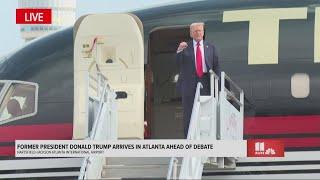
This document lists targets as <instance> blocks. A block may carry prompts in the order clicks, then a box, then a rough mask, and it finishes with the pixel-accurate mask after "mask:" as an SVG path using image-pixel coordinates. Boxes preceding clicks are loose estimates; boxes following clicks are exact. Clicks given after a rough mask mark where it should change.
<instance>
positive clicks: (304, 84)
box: [291, 73, 310, 98]
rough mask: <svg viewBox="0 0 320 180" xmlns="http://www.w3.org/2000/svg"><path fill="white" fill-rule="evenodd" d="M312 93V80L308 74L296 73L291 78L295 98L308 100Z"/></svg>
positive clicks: (292, 92)
mask: <svg viewBox="0 0 320 180" xmlns="http://www.w3.org/2000/svg"><path fill="white" fill-rule="evenodd" d="M309 92H310V78H309V75H308V74H306V73H296V74H294V75H293V76H292V77H291V94H292V96H293V97H295V98H306V97H308V96H309Z"/></svg>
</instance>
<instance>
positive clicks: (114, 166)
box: [79, 71, 244, 179]
mask: <svg viewBox="0 0 320 180" xmlns="http://www.w3.org/2000/svg"><path fill="white" fill-rule="evenodd" d="M210 73H211V78H210V79H211V92H213V93H212V95H210V96H201V95H200V89H201V86H202V85H201V84H200V83H198V85H197V90H196V94H195V99H194V106H193V110H192V115H191V121H190V126H189V131H188V137H187V139H188V140H204V139H205V140H242V139H243V135H242V132H243V99H244V95H243V91H242V90H241V89H240V88H239V87H237V85H236V84H235V83H233V81H232V80H231V79H230V78H229V77H228V76H227V75H226V74H225V73H224V72H222V73H221V87H222V88H221V89H222V90H221V91H218V89H219V88H218V79H219V77H218V76H217V75H216V74H214V73H213V71H210ZM226 82H228V84H229V83H230V84H232V86H234V87H236V90H238V94H239V98H237V97H236V96H235V94H234V93H233V92H231V91H229V90H228V89H227V88H225V84H226ZM105 88H106V85H104V90H103V91H102V96H100V104H99V108H98V112H99V113H98V114H97V116H96V118H95V121H94V125H93V128H92V131H91V135H90V137H89V139H91V140H97V139H99V140H107V139H116V131H114V129H112V128H111V127H115V126H116V119H115V117H116V116H113V117H111V116H110V117H109V118H105V116H106V114H108V113H110V112H112V111H114V110H115V109H113V110H112V107H114V106H113V105H111V106H110V104H109V106H108V105H106V106H103V104H104V101H103V100H102V99H103V97H104V98H105V94H104V93H103V92H104V91H105ZM109 91H110V90H109ZM107 92H108V91H107ZM110 94H112V93H110ZM109 97H110V96H109ZM111 97H114V96H111ZM105 99H108V98H105ZM112 101H113V100H112V98H110V99H109V102H112ZM106 103H107V101H106ZM111 104H112V103H111ZM108 123H111V124H114V126H112V125H111V126H106V124H108ZM205 167H206V168H210V169H215V170H221V169H228V170H232V169H235V168H236V158H235V157H172V158H169V157H168V158H161V157H158V158H146V157H132V158H128V157H122V158H121V157H119V158H115V157H110V158H108V157H106V158H100V157H88V158H85V160H84V162H83V165H82V167H81V172H80V176H79V179H92V178H103V179H115V178H116V179H118V178H129V179H130V178H167V179H201V178H202V172H203V169H204V168H205Z"/></svg>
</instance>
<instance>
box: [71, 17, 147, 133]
mask: <svg viewBox="0 0 320 180" xmlns="http://www.w3.org/2000/svg"><path fill="white" fill-rule="evenodd" d="M86 52H87V53H86ZM74 59H75V62H74V70H75V84H74V85H75V87H74V88H75V95H74V96H75V99H74V100H75V102H74V106H75V108H74V132H73V135H74V138H76V139H80V138H83V137H85V136H86V135H87V133H83V132H86V130H87V129H88V127H89V125H88V122H85V118H86V117H88V116H89V115H88V112H86V109H88V107H84V106H81V103H82V102H83V101H85V100H84V99H82V100H81V98H82V97H81V92H82V90H81V86H83V84H84V83H83V82H82V81H83V80H82V76H81V72H82V71H85V70H86V68H89V66H90V63H91V62H92V61H93V60H95V61H96V64H97V65H98V66H99V68H100V71H101V72H102V73H103V74H104V75H105V76H106V77H107V79H108V81H109V83H110V85H111V88H113V89H114V90H115V91H122V92H125V93H126V94H127V98H124V99H117V109H118V137H119V138H139V139H142V138H143V137H144V136H143V135H144V134H143V133H144V44H143V27H142V23H141V21H140V20H139V18H138V17H136V16H135V15H133V14H92V15H87V16H83V17H81V18H79V19H78V21H77V22H76V24H75V29H74ZM84 112H86V113H87V114H86V113H84ZM83 114H86V115H85V116H83Z"/></svg>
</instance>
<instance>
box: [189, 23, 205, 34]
mask: <svg viewBox="0 0 320 180" xmlns="http://www.w3.org/2000/svg"><path fill="white" fill-rule="evenodd" d="M194 26H202V27H203V29H204V22H195V23H192V24H190V32H191V31H192V27H194Z"/></svg>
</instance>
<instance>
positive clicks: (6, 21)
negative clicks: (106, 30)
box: [0, 0, 177, 57]
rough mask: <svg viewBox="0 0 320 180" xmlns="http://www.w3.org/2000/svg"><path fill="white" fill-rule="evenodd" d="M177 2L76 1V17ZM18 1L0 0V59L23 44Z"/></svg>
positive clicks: (161, 0)
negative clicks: (18, 20)
mask: <svg viewBox="0 0 320 180" xmlns="http://www.w3.org/2000/svg"><path fill="white" fill-rule="evenodd" d="M176 1H177V0H77V1H76V3H77V8H76V17H77V18H78V17H79V16H81V15H84V14H88V13H102V12H104V13H108V12H125V11H130V10H134V9H140V8H145V7H150V6H158V5H161V4H166V3H169V2H176ZM17 8H18V0H1V7H0V24H1V25H0V42H1V43H0V57H1V56H3V55H5V54H7V53H10V52H11V51H13V50H15V49H17V48H19V47H20V46H22V45H23V44H24V40H23V39H21V36H20V31H19V25H17V24H16V20H15V18H16V14H15V13H16V9H17Z"/></svg>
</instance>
